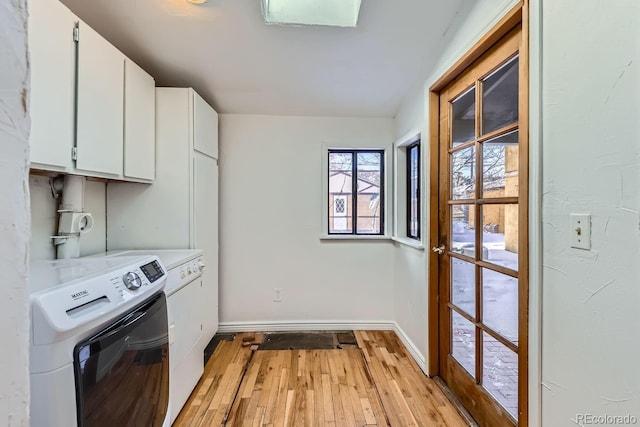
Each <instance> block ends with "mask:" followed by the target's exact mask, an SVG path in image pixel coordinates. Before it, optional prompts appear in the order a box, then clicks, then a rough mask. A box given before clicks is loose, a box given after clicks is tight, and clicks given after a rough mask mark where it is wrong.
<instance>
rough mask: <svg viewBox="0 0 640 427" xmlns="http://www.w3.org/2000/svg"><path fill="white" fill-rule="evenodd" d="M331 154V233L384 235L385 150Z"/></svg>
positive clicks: (329, 213)
mask: <svg viewBox="0 0 640 427" xmlns="http://www.w3.org/2000/svg"><path fill="white" fill-rule="evenodd" d="M328 155H329V174H328V179H329V182H328V189H329V194H328V196H329V209H328V218H329V221H328V232H329V234H357V235H381V234H384V150H350V149H349V150H343V149H329V153H328ZM354 177H355V179H353V178H354Z"/></svg>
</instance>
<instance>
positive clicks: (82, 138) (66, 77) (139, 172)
mask: <svg viewBox="0 0 640 427" xmlns="http://www.w3.org/2000/svg"><path fill="white" fill-rule="evenodd" d="M28 7H29V53H30V63H31V92H30V94H29V95H30V114H31V136H30V142H31V168H32V169H39V170H46V171H53V172H60V173H69V174H77V175H86V176H94V177H100V178H107V179H118V180H123V181H136V182H152V181H153V180H154V178H155V160H156V159H155V81H154V79H153V77H151V76H150V75H149V74H147V73H146V72H145V71H144V70H143V69H142V68H140V67H139V66H137V65H136V64H135V63H134V62H133V61H131V60H130V59H128V58H126V57H125V56H124V55H123V54H122V52H120V51H119V50H118V49H116V48H115V47H114V46H113V45H111V43H109V42H108V41H107V40H105V39H104V38H103V37H102V36H101V35H100V34H98V33H97V32H95V31H94V30H93V29H92V28H91V27H89V26H88V25H87V24H86V23H84V22H82V21H81V20H80V19H78V18H77V17H76V16H75V15H74V14H73V13H72V12H71V11H70V10H69V9H67V7H66V6H64V5H63V4H62V3H60V2H59V1H57V0H31V1H29V3H28ZM74 151H75V154H74Z"/></svg>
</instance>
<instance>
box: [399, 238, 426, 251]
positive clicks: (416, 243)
mask: <svg viewBox="0 0 640 427" xmlns="http://www.w3.org/2000/svg"><path fill="white" fill-rule="evenodd" d="M391 240H393V241H394V242H395V243H399V244H401V245H405V246H409V247H411V248H414V249H418V250H420V251H424V245H423V244H422V241H421V240H416V239H410V238H408V237H392V238H391Z"/></svg>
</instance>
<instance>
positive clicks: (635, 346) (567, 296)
mask: <svg viewBox="0 0 640 427" xmlns="http://www.w3.org/2000/svg"><path fill="white" fill-rule="evenodd" d="M543 6H544V8H543V15H542V18H543V22H542V32H543V33H542V34H543V40H542V53H543V56H542V64H543V71H542V123H543V135H542V151H543V158H542V162H543V163H542V164H543V174H542V185H543V188H542V201H543V204H542V230H543V240H542V244H543V267H544V270H543V275H544V276H543V301H542V310H543V312H542V325H543V331H542V339H543V342H542V352H543V353H542V368H543V378H542V381H543V389H542V391H543V393H542V395H543V401H542V417H543V419H542V425H543V426H559V427H562V426H574V425H576V424H578V425H588V424H589V422H588V420H586V419H584V418H582V419H581V418H580V414H592V415H598V416H603V415H626V414H630V415H634V416H635V417H637V422H638V423H640V364H638V361H639V360H640V341H639V340H638V336H637V331H638V327H639V326H640V316H639V315H638V307H640V283H639V278H640V262H638V261H639V260H640V230H639V229H638V224H639V223H640V137H639V135H640V2H638V1H637V0H616V1H613V2H600V1H587V2H585V1H583V0H564V1H560V2H559V1H551V0H545V1H544V2H543ZM571 213H589V214H591V221H592V222H591V228H592V238H591V250H590V251H585V250H579V249H572V248H570V245H569V232H570V225H569V215H570V214H571ZM605 425H613V423H612V422H608V423H606V424H605Z"/></svg>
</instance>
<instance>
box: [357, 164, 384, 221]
mask: <svg viewBox="0 0 640 427" xmlns="http://www.w3.org/2000/svg"><path fill="white" fill-rule="evenodd" d="M357 162H358V164H357V168H358V206H357V214H358V218H357V227H358V229H357V232H358V233H361V234H380V233H381V227H382V225H381V224H382V221H381V218H380V215H381V214H380V212H381V210H382V206H381V197H380V185H381V183H382V153H380V152H365V153H358V154H357Z"/></svg>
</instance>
